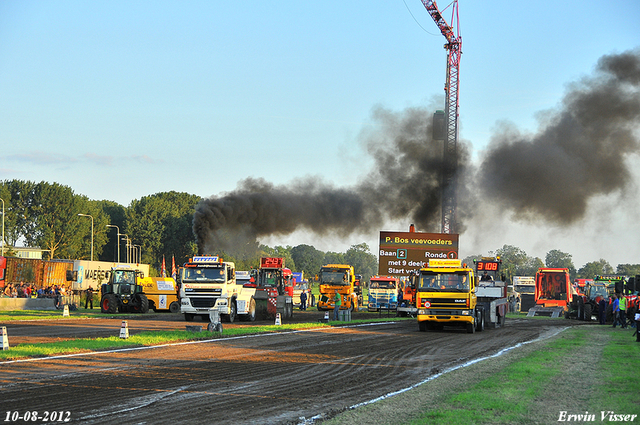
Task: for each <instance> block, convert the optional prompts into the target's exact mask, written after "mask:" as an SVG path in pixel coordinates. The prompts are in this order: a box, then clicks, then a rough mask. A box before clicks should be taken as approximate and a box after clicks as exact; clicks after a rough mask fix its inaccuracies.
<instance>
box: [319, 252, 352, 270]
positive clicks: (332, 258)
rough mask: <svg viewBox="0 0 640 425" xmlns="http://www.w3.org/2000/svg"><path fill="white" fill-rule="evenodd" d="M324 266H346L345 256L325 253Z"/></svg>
mask: <svg viewBox="0 0 640 425" xmlns="http://www.w3.org/2000/svg"><path fill="white" fill-rule="evenodd" d="M322 264H323V265H325V264H345V259H344V254H343V253H341V252H331V251H329V252H325V254H324V260H323V262H322ZM318 271H320V269H318Z"/></svg>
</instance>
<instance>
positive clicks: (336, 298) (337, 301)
mask: <svg viewBox="0 0 640 425" xmlns="http://www.w3.org/2000/svg"><path fill="white" fill-rule="evenodd" d="M333 300H334V302H335V303H334V306H333V320H338V312H339V311H340V305H341V304H342V298H341V297H340V293H339V292H338V290H337V289H336V295H335V296H334V298H333Z"/></svg>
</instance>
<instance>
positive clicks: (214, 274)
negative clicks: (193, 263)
mask: <svg viewBox="0 0 640 425" xmlns="http://www.w3.org/2000/svg"><path fill="white" fill-rule="evenodd" d="M183 270H184V276H183V277H182V281H183V282H215V283H224V280H225V279H224V278H225V276H224V269H223V268H187V267H185V268H184V269H183Z"/></svg>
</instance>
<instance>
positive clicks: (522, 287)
mask: <svg viewBox="0 0 640 425" xmlns="http://www.w3.org/2000/svg"><path fill="white" fill-rule="evenodd" d="M512 280H513V290H514V291H515V292H517V293H518V296H519V297H520V311H522V312H527V311H529V309H530V308H531V307H533V306H535V305H536V297H535V295H536V278H535V277H533V276H513V278H512Z"/></svg>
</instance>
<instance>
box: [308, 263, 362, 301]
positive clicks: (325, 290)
mask: <svg viewBox="0 0 640 425" xmlns="http://www.w3.org/2000/svg"><path fill="white" fill-rule="evenodd" d="M355 278H356V277H355V273H354V272H353V267H352V266H350V265H347V264H327V265H325V266H322V267H321V268H320V273H319V279H320V299H319V300H318V310H320V311H322V310H332V309H333V308H334V306H335V292H336V290H337V291H338V293H339V294H340V295H341V297H342V304H341V305H340V310H351V311H354V310H356V311H357V310H358V295H357V294H356V293H355Z"/></svg>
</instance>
